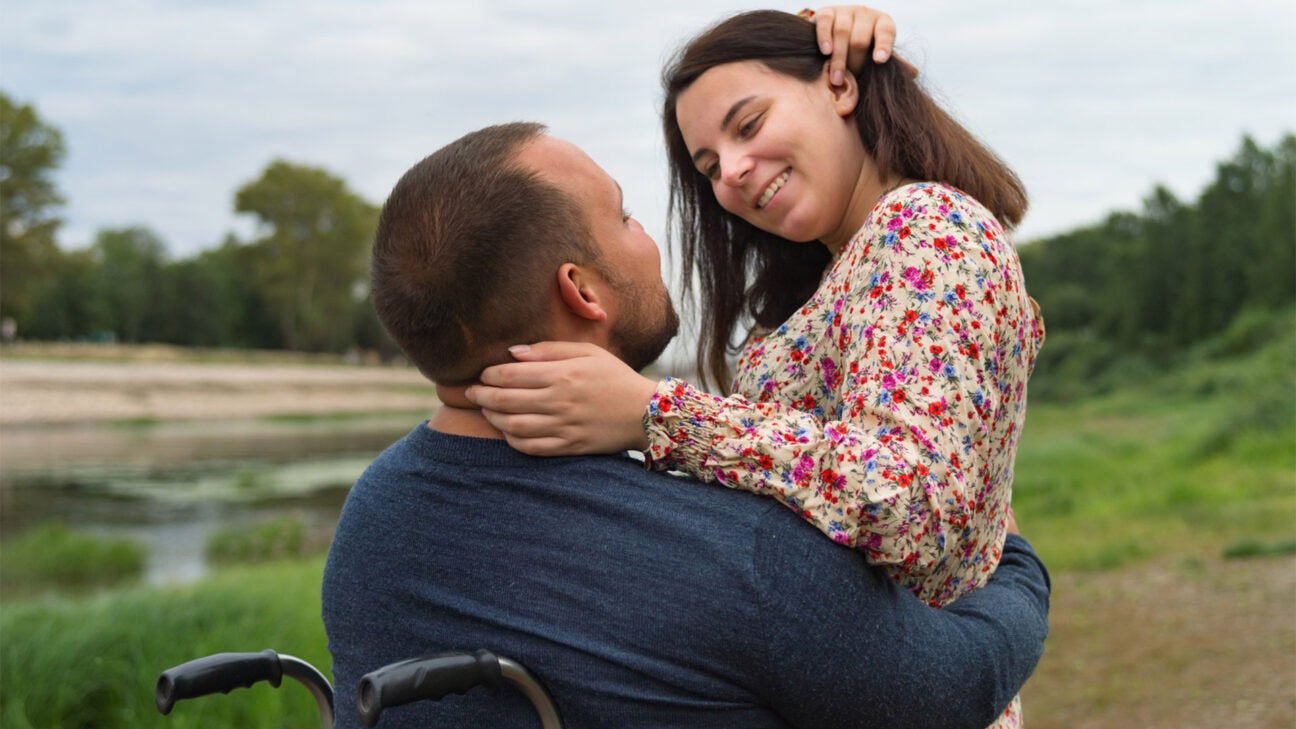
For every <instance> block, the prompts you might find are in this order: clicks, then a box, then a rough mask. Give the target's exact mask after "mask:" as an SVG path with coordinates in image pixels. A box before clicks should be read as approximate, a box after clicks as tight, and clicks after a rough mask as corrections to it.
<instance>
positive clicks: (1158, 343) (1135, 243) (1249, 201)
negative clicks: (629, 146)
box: [0, 92, 1296, 377]
mask: <svg viewBox="0 0 1296 729" xmlns="http://www.w3.org/2000/svg"><path fill="white" fill-rule="evenodd" d="M64 154H65V149H64V144H63V139H62V134H61V133H60V131H59V130H58V129H57V128H56V127H54V126H53V125H51V124H49V123H48V122H46V121H44V120H42V119H41V118H40V116H39V115H38V114H37V112H36V110H35V109H34V108H33V107H32V106H30V105H24V104H18V103H15V102H14V101H12V100H11V99H10V98H9V97H8V96H7V95H5V94H4V93H2V92H0V205H2V206H3V207H2V208H0V220H3V225H2V226H0V317H3V318H11V319H13V320H14V322H15V323H16V324H17V330H18V335H19V336H20V337H21V338H24V339H31V340H111V341H118V342H160V343H171V344H178V345H185V346H216V347H245V348H265V349H286V350H294V351H306V352H343V351H346V350H349V349H354V348H360V349H370V350H375V349H376V350H380V351H384V352H387V353H391V352H393V351H394V349H393V347H392V346H391V344H390V343H389V342H388V340H387V339H386V337H385V335H384V334H383V332H382V329H381V327H380V326H379V325H378V323H377V321H376V319H375V317H374V315H373V312H372V308H371V307H370V305H369V302H368V298H367V288H366V281H367V273H366V260H367V253H368V248H369V243H370V236H371V234H372V231H373V229H374V226H375V224H376V220H377V213H378V208H377V206H375V205H374V204H372V203H370V202H368V201H366V200H364V199H362V198H361V197H360V196H359V195H357V194H355V193H354V192H352V191H351V190H349V189H348V188H347V186H346V184H345V182H344V181H343V180H341V179H340V178H338V177H336V176H334V175H332V174H330V173H329V172H327V171H325V170H322V169H319V168H315V167H310V166H304V165H298V164H293V163H289V162H286V161H282V160H277V161H274V162H271V163H270V164H269V165H268V166H267V167H266V169H265V170H264V171H263V172H262V173H261V176H260V177H259V178H257V179H255V180H253V181H251V182H248V183H247V184H245V185H244V186H243V187H241V188H240V189H238V190H237V191H236V193H235V196H234V207H235V210H237V211H238V212H239V213H243V214H247V215H250V216H252V217H253V218H254V219H255V220H256V221H257V224H258V225H257V233H256V235H255V236H254V237H253V238H252V239H251V240H239V239H237V238H235V237H234V236H233V235H229V236H227V237H226V239H225V240H224V241H223V242H222V243H221V244H220V245H219V246H216V247H215V248H212V249H209V250H205V251H202V252H200V253H198V254H196V255H194V256H192V257H189V258H183V259H172V258H171V257H169V256H168V254H167V246H166V244H165V243H164V242H163V241H162V240H160V239H159V238H158V236H157V235H156V234H154V233H153V232H151V231H150V230H149V229H147V228H146V227H142V226H140V227H129V228H121V229H107V230H101V231H99V232H98V234H97V236H96V238H95V241H94V243H93V245H91V246H90V247H89V248H86V249H81V250H72V251H68V250H64V249H62V248H60V247H59V245H58V242H57V233H58V228H59V224H60V222H61V221H60V219H59V217H58V211H59V206H60V205H61V204H62V202H63V199H62V196H61V194H60V192H59V191H58V189H57V187H56V185H55V184H54V182H53V179H52V174H53V172H54V171H55V170H56V169H57V168H58V166H59V164H60V163H61V162H62V160H63V157H64ZM1020 252H1021V258H1022V265H1023V268H1024V270H1025V273H1026V281H1027V286H1028V288H1029V290H1030V292H1031V294H1032V295H1034V296H1035V298H1036V299H1037V300H1038V301H1039V303H1040V305H1041V308H1042V309H1043V311H1044V315H1045V320H1046V322H1047V326H1048V330H1049V335H1048V341H1047V342H1046V344H1045V348H1044V352H1043V354H1042V355H1041V363H1042V364H1046V365H1048V367H1047V368H1045V369H1049V370H1052V371H1065V372H1068V373H1070V374H1073V375H1078V376H1081V377H1084V376H1090V375H1092V374H1093V373H1094V372H1095V371H1096V370H1099V369H1102V368H1103V367H1106V366H1109V365H1110V364H1111V363H1112V362H1113V361H1116V360H1119V359H1121V358H1128V357H1129V356H1134V357H1141V358H1145V359H1147V360H1148V361H1154V362H1155V361H1159V360H1164V359H1165V358H1166V357H1169V356H1171V355H1172V354H1173V353H1174V352H1176V351H1180V350H1182V349H1184V348H1186V347H1189V346H1190V345H1192V344H1194V343H1196V342H1200V341H1202V340H1204V339H1207V338H1209V337H1211V336H1213V335H1216V334H1218V333H1219V332H1221V331H1222V330H1224V329H1225V328H1226V327H1228V326H1229V324H1230V323H1231V322H1232V321H1234V319H1235V318H1236V317H1237V316H1238V314H1239V313H1240V312H1244V311H1255V310H1272V309H1277V308H1282V307H1284V306H1287V305H1289V304H1290V303H1291V302H1293V300H1296V136H1293V135H1292V134H1287V135H1285V136H1284V137H1283V138H1282V139H1280V140H1279V141H1278V142H1277V143H1276V144H1275V145H1274V146H1273V147H1272V148H1265V147H1263V146H1261V145H1259V144H1257V143H1256V142H1255V141H1254V140H1252V139H1251V138H1250V137H1244V138H1243V139H1242V142H1241V145H1240V147H1239V149H1238V151H1237V152H1236V153H1235V154H1234V155H1233V156H1232V157H1231V158H1230V159H1228V160H1225V161H1223V162H1220V163H1219V164H1218V165H1217V168H1216V174H1215V178H1214V180H1213V181H1211V182H1210V183H1209V184H1208V185H1207V186H1206V188H1205V189H1204V190H1203V191H1202V192H1201V193H1200V195H1199V196H1198V197H1197V198H1196V199H1195V200H1191V201H1181V200H1179V199H1177V198H1176V197H1175V195H1174V194H1173V193H1171V192H1170V190H1168V189H1167V188H1165V187H1163V186H1158V187H1156V188H1155V189H1154V190H1153V191H1152V193H1151V194H1150V195H1149V196H1148V198H1147V199H1146V200H1145V201H1144V203H1143V209H1142V211H1141V212H1116V213H1112V214H1110V215H1108V216H1107V218H1106V219H1105V220H1103V221H1102V222H1100V223H1097V224H1095V225H1091V226H1086V227H1082V228H1079V229H1076V230H1072V231H1069V232H1066V233H1063V234H1060V235H1056V236H1053V237H1050V238H1046V239H1043V240H1037V241H1034V242H1030V243H1025V244H1023V245H1021V246H1020ZM1077 363H1078V364H1077ZM1063 365H1066V366H1063ZM1037 371H1038V370H1037Z"/></svg>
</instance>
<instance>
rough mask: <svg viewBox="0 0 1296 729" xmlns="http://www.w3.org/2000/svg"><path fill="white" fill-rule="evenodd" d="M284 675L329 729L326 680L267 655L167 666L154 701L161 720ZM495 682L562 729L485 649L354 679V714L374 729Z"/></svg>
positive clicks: (539, 689)
mask: <svg viewBox="0 0 1296 729" xmlns="http://www.w3.org/2000/svg"><path fill="white" fill-rule="evenodd" d="M284 676H287V677H288V678H291V679H293V680H294V681H296V682H298V683H300V684H302V685H303V686H305V687H306V689H307V690H308V691H310V693H311V695H312V696H313V697H314V698H315V703H316V705H317V706H318V707H319V712H320V722H321V725H322V726H323V727H324V729H333V687H332V686H331V685H330V684H329V682H328V679H327V678H325V677H324V674H322V673H320V672H319V670H317V669H316V668H315V667H314V666H312V665H311V664H309V663H307V662H306V661H303V660H301V659H300V658H294V657H293V656H290V655H286V654H281V653H276V652H275V651H273V650H264V651H261V652H260V653H216V654H213V655H210V656H205V657H203V658H198V659H195V660H192V661H189V662H187V663H183V664H181V665H179V666H175V667H173V668H168V669H167V670H165V671H163V672H162V673H161V675H159V676H158V680H157V687H156V691H155V693H154V702H155V703H156V705H157V710H158V711H159V712H161V713H162V714H163V715H166V714H169V713H171V709H172V708H174V707H175V704H176V702H177V701H180V700H183V699H194V698H198V697H200V696H207V695H209V694H215V693H222V694H227V693H229V692H230V691H233V690H234V689H236V688H247V687H249V686H252V685H254V684H257V683H260V682H261V681H265V682H267V683H269V684H270V685H271V686H273V687H275V688H278V687H279V684H280V683H281V682H282V681H283V677H284ZM501 683H507V684H509V685H511V686H513V687H514V688H516V689H517V690H519V691H521V692H522V694H523V695H525V696H526V697H527V698H528V699H529V700H530V701H531V705H532V706H533V707H535V710H536V713H537V714H538V715H539V717H540V723H541V726H542V727H543V729H561V727H562V723H561V720H560V719H559V717H558V709H557V707H556V706H555V705H554V702H553V698H552V697H551V696H550V695H549V692H548V691H546V690H545V688H544V686H543V685H541V684H540V682H539V681H538V680H537V679H536V678H535V676H533V675H531V673H530V672H529V671H527V670H526V668H524V667H523V666H522V665H521V664H520V663H517V662H516V661H513V660H510V659H508V658H504V657H501V656H497V655H495V654H494V653H491V652H490V651H488V650H484V649H483V650H478V651H476V652H473V653H439V654H436V655H432V656H425V657H422V658H411V659H408V660H404V661H399V662H396V663H392V664H389V665H386V666H383V667H382V668H379V669H377V670H375V671H371V672H369V673H367V674H365V675H364V676H363V677H362V678H361V679H360V684H359V686H358V687H357V691H358V692H359V693H358V695H357V702H356V710H357V713H358V714H359V715H360V716H359V718H360V723H361V724H362V725H364V726H366V727H373V726H376V725H377V724H378V721H379V719H380V718H381V716H382V712H383V710H384V709H389V708H392V707H395V706H402V705H404V704H409V703H412V702H415V701H425V700H427V701H436V700H439V699H441V698H443V697H445V696H447V695H449V694H452V693H464V692H466V691H468V690H469V689H471V688H473V687H475V686H486V687H489V688H495V687H498V686H499V685H500V684H501Z"/></svg>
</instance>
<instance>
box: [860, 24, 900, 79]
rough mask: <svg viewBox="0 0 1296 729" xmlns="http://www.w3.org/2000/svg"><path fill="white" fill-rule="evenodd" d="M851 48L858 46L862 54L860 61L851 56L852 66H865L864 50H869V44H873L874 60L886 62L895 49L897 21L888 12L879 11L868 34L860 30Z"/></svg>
mask: <svg viewBox="0 0 1296 729" xmlns="http://www.w3.org/2000/svg"><path fill="white" fill-rule="evenodd" d="M852 38H853V39H854V41H855V42H854V43H852V48H851V50H852V51H853V50H855V49H856V48H858V49H859V50H860V51H861V55H860V57H859V59H858V61H857V60H856V59H855V57H854V56H853V55H852V56H851V63H850V67H851V68H852V69H854V70H857V71H858V70H859V69H861V68H863V67H864V55H863V53H862V52H863V51H864V50H867V49H868V47H869V45H872V46H873V62H874V63H886V62H887V59H889V58H891V51H892V50H894V49H895V39H896V26H895V21H894V20H892V19H891V16H890V15H887V14H886V13H879V14H878V16H877V18H876V21H875V22H874V24H873V27H872V28H870V29H869V31H868V33H867V35H866V34H865V33H864V32H862V31H861V32H858V33H856V34H855V35H854V36H852Z"/></svg>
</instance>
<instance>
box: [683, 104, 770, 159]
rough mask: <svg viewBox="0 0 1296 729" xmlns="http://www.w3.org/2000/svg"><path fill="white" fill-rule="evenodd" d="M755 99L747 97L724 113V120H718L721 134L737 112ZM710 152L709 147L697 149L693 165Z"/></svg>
mask: <svg viewBox="0 0 1296 729" xmlns="http://www.w3.org/2000/svg"><path fill="white" fill-rule="evenodd" d="M755 98H756V97H755V96H748V97H745V98H742V99H739V100H737V101H735V102H734V103H733V106H731V107H729V111H727V112H725V115H724V118H723V119H721V120H720V131H722V132H723V131H724V130H725V128H727V127H728V126H729V122H732V121H733V119H734V117H735V116H738V112H740V111H742V108H743V107H744V106H746V105H747V104H748V103H749V102H751V101H752V100H753V99H755ZM710 152H711V149H710V148H709V147H702V148H700V149H698V151H696V152H694V153H693V164H697V163H698V162H699V161H700V160H701V159H702V157H704V156H706V155H707V154H708V153H710Z"/></svg>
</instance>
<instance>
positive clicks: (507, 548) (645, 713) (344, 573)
mask: <svg viewBox="0 0 1296 729" xmlns="http://www.w3.org/2000/svg"><path fill="white" fill-rule="evenodd" d="M1005 562H1007V563H1010V566H1009V570H1012V569H1015V568H1020V565H1019V564H1017V563H1013V561H1012V560H1008V559H1007V557H1006V558H1005ZM1019 562H1020V560H1019ZM1014 565H1016V566H1014ZM1021 571H1022V575H1019V576H1018V577H1019V578H1020V579H1022V580H1026V581H1030V580H1032V579H1033V580H1036V581H1039V582H1040V585H1039V586H1038V587H1039V589H1034V588H1031V589H1028V590H1027V592H1031V590H1033V591H1034V592H1035V593H1039V592H1041V591H1042V597H1038V599H1039V600H1042V603H1043V605H1042V606H1031V607H1029V608H1025V609H1023V608H1020V607H1019V608H1018V610H1019V611H1024V613H1025V614H1026V617H1027V618H1029V617H1030V616H1032V615H1035V614H1037V613H1038V617H1039V621H1040V622H1041V623H1042V622H1043V613H1044V611H1046V609H1047V588H1046V587H1045V586H1044V585H1043V575H1042V573H1039V572H1036V573H1034V574H1035V576H1032V574H1031V569H1023V570H1021ZM1019 592H1020V591H1019ZM898 593H899V589H898V588H896V587H895V586H894V585H892V584H891V583H889V582H887V581H886V580H885V579H884V578H882V577H881V576H880V573H878V572H877V571H875V570H872V569H870V568H868V567H867V566H866V565H865V564H864V563H863V561H862V560H861V559H860V558H859V556H858V555H857V554H854V553H851V552H849V551H847V550H844V549H841V548H838V547H836V546H835V545H832V544H831V543H829V542H828V541H827V540H826V539H824V538H823V537H822V536H821V535H820V534H819V533H818V532H817V531H815V530H814V529H813V528H811V527H809V526H807V525H806V524H804V523H803V522H801V520H799V519H797V518H796V516H795V515H794V514H792V513H791V512H789V511H787V510H786V509H785V508H784V507H782V506H781V505H778V504H777V503H775V502H773V501H772V500H765V499H760V498H759V497H754V496H751V495H749V494H746V493H737V492H729V491H727V490H725V489H723V488H720V487H714V486H703V485H700V484H697V483H695V482H683V481H681V480H679V479H674V478H671V477H669V476H663V475H659V474H654V473H650V472H648V471H646V470H644V468H643V466H642V464H639V463H638V462H636V461H634V460H632V459H629V458H626V457H624V456H595V457H581V458H547V459H542V458H533V457H529V456H525V455H522V454H520V453H517V452H516V451H513V450H512V449H511V448H509V447H508V445H507V444H506V443H505V442H504V441H502V440H488V439H479V438H465V437H459V436H452V435H447V434H443V433H438V432H436V431H433V430H430V429H429V428H427V427H426V426H420V427H419V428H416V429H415V430H414V431H413V432H412V433H410V435H408V436H407V437H406V438H405V439H403V440H402V441H400V442H399V443H397V444H395V445H394V446H392V448H390V449H388V451H387V452H385V453H384V454H383V455H382V456H381V457H380V458H379V459H378V460H377V461H375V463H374V464H373V466H371V467H370V469H369V470H368V471H366V473H365V475H364V476H363V477H362V478H361V479H360V480H359V482H358V483H357V484H356V486H355V488H354V489H353V491H352V494H351V496H350V498H349V499H348V501H347V504H346V507H345V508H344V510H343V513H342V517H341V519H340V521H339V524H338V530H337V533H336V536H335V538H334V544H333V548H332V549H331V551H330V555H329V560H328V565H327V567H326V569H325V576H324V592H323V599H324V604H323V611H324V621H325V626H326V628H327V630H328V634H329V649H330V651H331V652H332V654H333V659H334V665H333V671H334V679H335V682H336V685H337V691H338V705H337V709H338V718H339V726H348V725H350V723H351V722H353V721H354V717H355V708H354V694H355V686H356V683H357V681H358V680H359V678H360V676H361V675H363V674H364V673H366V672H368V671H370V670H373V669H375V668H378V667H379V666H382V665H385V664H387V663H390V662H393V661H397V660H401V659H405V658H411V657H416V656H420V655H427V654H432V653H438V652H443V651H447V650H473V649H477V648H488V649H490V650H492V651H494V652H495V653H497V654H499V655H502V656H507V657H510V658H514V659H516V660H519V661H521V662H522V663H523V664H525V665H526V666H527V667H528V668H530V669H531V670H532V671H533V672H534V673H535V674H536V675H537V676H538V677H540V679H541V680H542V682H543V683H545V684H546V686H547V687H548V688H549V690H550V691H551V693H552V694H553V696H554V698H555V700H556V702H557V703H558V706H559V710H560V712H561V713H562V716H563V719H564V721H565V722H566V723H567V724H568V725H569V726H572V727H582V726H587V727H607V726H617V727H631V726H654V727H661V726H695V727H705V726H726V727H733V726H743V727H765V726H770V727H773V726H788V725H807V726H808V725H829V724H830V722H832V721H834V720H842V721H844V720H845V719H846V717H850V716H853V718H854V721H852V722H851V723H852V724H855V725H861V726H868V725H870V720H871V719H876V721H877V722H878V724H877V725H879V726H887V725H890V724H891V723H893V722H896V721H898V720H899V719H904V720H905V721H906V722H910V723H912V719H913V717H914V712H915V709H918V710H921V709H923V707H924V706H926V707H928V709H929V713H930V714H931V716H932V717H933V722H934V723H935V724H936V725H940V724H942V722H941V721H940V720H938V719H936V717H938V716H939V712H940V711H948V710H949V709H950V708H951V706H956V705H957V706H961V707H966V708H965V709H963V712H962V713H964V714H971V713H973V711H974V710H975V712H976V713H984V712H989V713H990V715H991V716H992V715H993V712H994V711H995V710H996V709H995V707H994V706H992V705H991V702H992V701H993V702H999V701H1002V702H1003V703H1004V704H1006V702H1007V700H1008V699H1009V698H1011V696H1012V695H1013V694H1014V693H1015V692H1016V690H1017V689H1018V688H1019V687H1020V682H1021V681H1023V680H1024V679H1025V677H1026V675H1028V674H1029V671H1030V668H1032V667H1033V665H1034V662H1035V660H1037V659H1038V653H1035V655H1034V656H1033V657H1032V656H1030V655H1020V656H1018V657H1020V661H1019V662H1020V663H1021V664H1022V665H1017V664H1015V663H1014V662H1013V661H1012V660H1009V661H1007V662H1006V663H1008V664H1012V665H1007V666H1006V665H1005V661H1004V660H1002V656H1001V655H999V653H1000V652H1001V651H1002V647H996V646H995V645H994V644H996V643H1000V642H1003V641H1005V640H1008V641H1010V642H1011V641H1012V640H1013V639H1014V638H1013V636H1011V635H1008V636H1005V635H1003V633H1008V632H1012V631H1006V630H1000V631H998V632H994V633H993V635H992V636H990V638H988V639H987V643H986V645H984V646H981V645H978V646H974V647H967V646H964V647H963V648H959V647H957V646H951V647H950V648H949V652H950V657H949V658H948V660H945V659H946V658H947V657H946V656H945V655H944V654H943V653H941V650H940V648H941V646H940V645H939V644H936V645H932V646H928V645H926V643H925V642H924V637H925V636H930V635H932V634H933V633H937V632H939V631H940V630H941V629H942V628H941V626H940V625H936V624H928V621H929V620H931V619H932V616H936V615H937V613H936V612H935V611H932V610H929V609H927V608H925V607H922V606H921V605H918V604H917V601H916V600H914V599H913V598H912V597H911V596H909V595H902V594H898ZM897 606H899V609H897ZM979 609H981V610H985V611H986V612H987V613H989V612H991V610H992V609H993V610H998V609H999V608H998V607H995V606H991V605H989V604H986V605H983V606H981V607H980V608H979ZM996 617H997V616H996ZM1014 618H1015V619H1017V620H1018V621H1019V622H1020V621H1021V620H1022V616H1021V615H1019V614H1016V613H1013V614H1010V615H1008V616H1006V617H1005V619H1014ZM951 619H952V618H951ZM985 619H988V618H982V620H983V621H984V620H985ZM1027 622H1029V620H1027ZM1017 632H1018V633H1021V635H1019V636H1018V638H1020V639H1021V646H1025V649H1022V648H1021V646H1019V647H1018V649H1017V650H1016V652H1015V654H1014V656H1016V654H1030V653H1031V650H1030V646H1031V644H1032V642H1035V643H1038V642H1039V641H1042V639H1043V629H1042V627H1041V628H1032V629H1028V630H1026V631H1020V630H1019V631H1017ZM961 637H962V636H960V638H961ZM896 646H904V647H905V649H904V650H900V649H898V648H897V647H896ZM872 648H876V649H877V650H871V649H872ZM960 650H971V651H978V652H980V651H984V652H986V653H987V654H988V655H987V656H986V659H985V660H987V661H990V662H991V663H992V664H993V665H996V666H997V669H995V670H992V671H987V673H988V674H996V675H994V676H990V677H989V678H987V679H986V681H985V682H981V683H978V680H977V679H976V678H975V677H966V676H964V675H955V676H951V675H948V674H950V673H951V672H953V673H955V674H966V673H968V671H967V666H966V665H964V664H965V663H967V662H968V660H967V659H962V660H961V659H960V658H959V656H960V655H961V654H960V652H959V651H960ZM998 674H1004V675H1003V676H999V675H998ZM991 683H993V684H994V685H991ZM998 684H1004V685H1002V686H1000V685H998ZM951 687H955V688H960V689H961V690H962V691H961V692H955V691H952V690H951ZM842 692H850V694H851V697H850V698H849V699H844V698H843V696H842V695H841V694H842ZM951 702H953V703H951ZM851 707H855V708H859V707H867V709H868V713H867V714H851V713H849V712H847V710H848V709H850V708H851ZM834 717H837V719H834ZM977 721H980V720H979V719H972V723H973V725H977V724H976V722H977ZM988 723H989V722H988V721H986V722H984V723H982V724H980V725H979V726H984V725H985V724H988ZM471 725H475V726H483V727H485V726H490V727H496V726H534V725H535V719H534V714H533V713H532V712H531V709H530V708H529V704H528V703H527V702H526V700H525V699H524V698H522V697H521V696H520V695H518V694H517V693H516V692H513V691H511V690H502V691H500V692H499V693H498V694H496V695H491V694H489V693H487V692H485V691H482V690H474V691H472V692H469V693H468V694H466V695H463V696H451V697H449V698H447V699H445V700H443V701H441V702H436V703H430V702H424V703H422V704H414V705H410V706H408V707H402V708H397V709H393V710H391V711H389V712H387V713H384V718H383V726H471Z"/></svg>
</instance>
